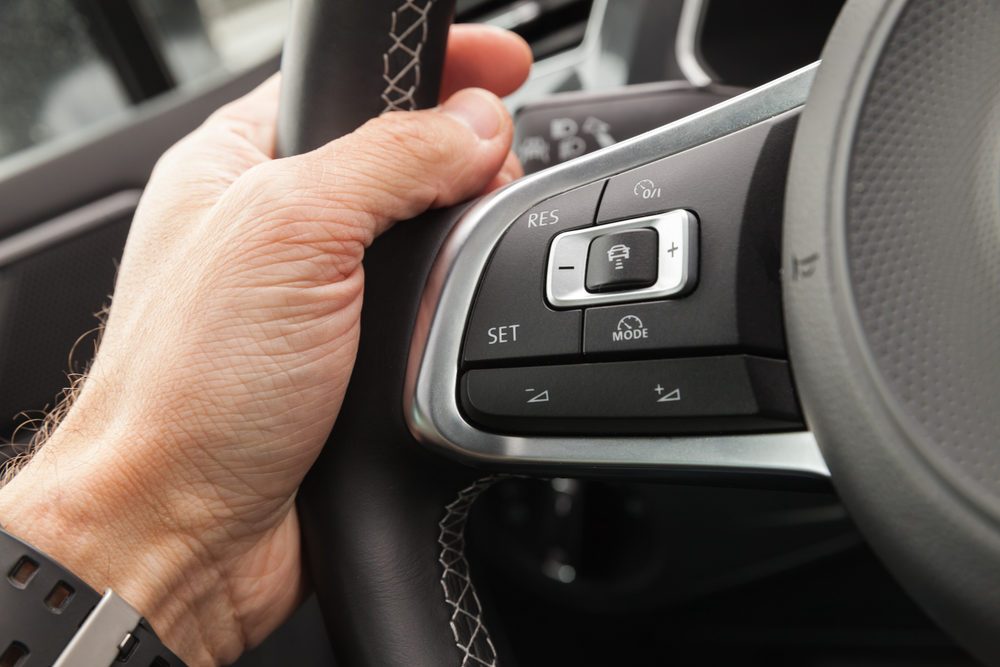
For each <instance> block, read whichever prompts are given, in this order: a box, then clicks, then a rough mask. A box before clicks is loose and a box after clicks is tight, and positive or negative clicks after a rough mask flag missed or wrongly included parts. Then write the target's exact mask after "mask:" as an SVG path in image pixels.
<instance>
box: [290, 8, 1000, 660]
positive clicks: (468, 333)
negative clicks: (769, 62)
mask: <svg viewBox="0 0 1000 667" xmlns="http://www.w3.org/2000/svg"><path fill="white" fill-rule="evenodd" d="M453 8H454V0H450V1H449V0H387V1H382V0H366V1H365V2H348V1H346V0H340V1H338V2H334V1H332V0H330V1H322V0H297V2H296V3H295V5H294V10H293V22H292V28H291V32H290V38H289V42H288V44H287V45H286V50H285V54H284V61H283V66H282V69H283V71H284V90H283V92H282V95H283V98H282V106H281V117H280V120H279V148H280V150H281V151H282V152H284V153H295V152H301V151H304V150H309V149H311V148H313V147H315V146H318V145H320V144H322V143H323V142H325V141H328V140H330V139H333V138H335V137H336V136H339V135H340V134H343V133H345V132H349V131H350V130H352V129H353V128H354V127H356V126H357V125H359V124H360V123H361V122H363V121H364V120H365V119H366V118H368V117H370V116H373V115H376V114H378V113H381V112H382V111H384V110H386V109H396V108H403V109H409V108H416V107H418V106H430V105H432V104H434V103H435V102H436V97H437V87H438V82H439V75H440V70H441V64H442V61H443V53H444V42H445V39H446V34H447V27H448V23H449V21H450V17H451V14H452V11H453ZM998 35H1000V3H996V2H987V1H985V0H983V1H976V2H968V1H967V0H886V1H885V2H871V1H870V0H851V1H849V2H848V3H847V5H846V7H845V8H844V10H843V12H842V14H841V16H840V18H839V20H838V22H837V25H836V27H835V28H834V30H833V33H832V34H831V36H830V38H829V41H828V43H827V46H826V48H825V51H824V54H823V58H822V62H821V64H819V65H813V66H810V67H806V68H804V69H802V70H799V71H797V72H794V73H792V74H790V75H788V76H785V77H783V78H781V79H778V80H776V81H774V82H772V83H770V84H767V85H765V86H762V87H760V88H757V89H755V90H752V91H750V92H748V93H746V94H743V95H741V96H739V97H736V98H734V99H732V100H729V101H726V102H724V103H722V104H719V105H717V106H714V107H712V108H710V109H707V110H705V111H702V112H699V113H696V114H694V115H692V116H689V117H687V118H684V119H682V120H680V121H678V122H675V123H671V124H669V125H666V126H664V127H661V128H660V129H657V130H654V131H652V132H649V133H646V134H644V135H641V136H639V137H636V138H634V139H631V140H627V141H624V142H621V143H619V144H616V145H614V146H611V147H608V148H605V149H603V150H600V151H598V152H596V153H592V154H590V155H586V156H583V157H580V158H577V159H575V160H572V161H570V162H567V163H564V164H562V165H559V166H556V167H553V168H551V169H548V170H545V171H543V172H540V173H538V174H535V175H533V176H530V177H527V178H524V179H521V180H520V181H518V182H516V183H513V184H511V185H510V186H508V187H506V188H504V189H503V190H501V191H498V192H496V193H493V194H491V195H490V196H488V197H486V198H484V199H482V200H480V201H478V202H474V203H472V204H471V205H467V206H463V207H458V208H456V209H450V210H440V211H432V212H429V213H427V214H426V215H424V216H422V218H421V219H420V220H419V221H410V222H407V223H403V224H399V225H397V226H396V227H395V228H394V229H393V230H392V231H391V232H390V233H388V234H386V235H385V236H384V237H383V238H380V239H379V241H378V242H377V243H376V244H375V245H374V246H373V247H372V248H371V250H370V251H369V253H368V255H367V257H366V259H365V273H366V294H365V307H364V312H363V315H362V330H363V332H364V333H363V336H362V340H361V346H360V350H359V352H358V359H357V363H356V366H355V370H354V375H353V378H352V380H351V384H350V389H349V391H348V394H347V398H346V400H345V401H344V404H343V409H342V411H341V414H340V417H339V418H338V420H337V424H336V426H335V428H334V430H333V433H332V435H331V436H330V441H329V443H328V444H327V446H326V448H325V450H324V452H323V454H322V456H321V458H320V459H319V461H318V462H317V464H316V466H315V468H314V469H313V471H312V472H311V473H310V475H309V477H308V478H307V480H306V483H305V484H304V486H303V489H302V495H301V502H300V505H301V509H302V516H303V529H304V535H305V542H306V551H307V554H308V559H309V565H310V569H311V576H312V579H313V581H314V582H315V586H316V589H317V592H318V596H319V601H320V605H321V607H322V609H323V612H324V617H325V619H326V623H327V626H328V629H329V631H330V636H331V639H332V641H333V643H334V651H335V654H336V655H337V656H338V660H340V661H341V662H342V663H343V664H345V665H361V666H371V667H374V666H379V667H385V666H393V665H400V666H402V665H407V666H409V667H414V666H419V665H428V666H434V667H440V666H442V665H462V666H468V665H496V664H502V661H501V660H500V658H498V656H497V651H496V649H495V647H494V644H493V642H492V641H491V640H490V635H489V632H488V629H487V626H486V624H485V621H484V619H483V614H482V609H481V608H480V603H479V600H478V598H477V596H476V593H475V588H474V587H473V585H472V581H471V579H470V572H469V565H468V562H467V561H466V558H465V554H464V537H463V531H464V526H465V521H466V517H467V516H468V510H469V507H470V506H471V504H472V503H473V501H474V500H475V498H476V496H477V495H478V494H479V492H480V491H482V490H483V489H484V488H486V487H487V486H488V485H489V484H490V483H491V481H492V480H493V479H495V478H497V477H498V476H502V475H508V474H517V475H531V476H543V477H544V476H592V477H600V476H622V475H638V476H642V477H644V478H661V479H666V480H670V479H677V478H698V479H712V480H720V479H722V480H725V479H733V478H741V479H753V480H754V483H756V484H761V485H767V484H772V483H773V484H786V483H787V482H788V480H790V479H791V480H819V481H821V482H822V481H824V480H827V479H828V478H829V479H831V480H832V482H833V483H834V485H835V488H836V489H837V491H838V492H839V494H840V495H841V496H842V498H843V500H844V502H845V504H846V506H847V507H848V509H849V510H850V512H851V514H852V516H853V517H854V519H855V520H856V521H857V523H858V524H859V526H860V528H861V529H862V531H863V532H864V534H865V535H866V537H867V539H868V540H869V541H870V542H871V544H872V545H873V547H874V548H875V549H876V550H877V552H878V553H879V554H880V555H881V557H882V558H883V559H884V560H885V561H886V563H887V564H888V565H889V567H890V568H891V570H892V571H893V572H894V573H895V575H896V576H897V577H898V578H899V579H900V581H901V582H902V583H903V584H904V585H905V587H906V588H907V589H908V590H909V591H910V593H912V594H913V596H914V597H915V598H916V599H917V600H918V601H919V602H920V603H921V604H922V605H923V606H924V607H925V608H926V609H927V610H928V611H929V612H930V613H931V615H932V616H933V617H934V618H935V619H936V620H937V621H938V622H940V623H941V624H942V625H943V626H944V627H945V628H946V629H948V630H949V631H950V632H951V633H952V634H953V635H954V636H955V637H956V639H958V640H959V641H960V642H961V643H963V644H964V645H965V646H966V647H967V648H969V649H970V650H972V651H973V652H974V653H976V654H977V655H978V656H979V657H980V658H982V659H984V660H986V661H987V662H990V663H996V664H1000V594H998V592H1000V567H997V566H998V564H1000V504H998V493H997V492H998V491H1000V478H998V473H997V471H998V470H1000V448H998V447H997V443H998V442H1000V437H998V436H1000V420H998V419H997V414H998V413H1000V398H998V397H1000V392H998V389H1000V387H998V380H997V377H998V374H997V373H996V370H997V369H998V368H1000V336H998V335H997V330H998V326H1000V262H998V261H997V259H1000V76H997V72H1000V39H998ZM786 193H787V194H786ZM793 378H794V382H793ZM501 657H502V656H501Z"/></svg>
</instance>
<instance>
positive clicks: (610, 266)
mask: <svg viewBox="0 0 1000 667" xmlns="http://www.w3.org/2000/svg"><path fill="white" fill-rule="evenodd" d="M658 256H659V252H658V237H657V233H656V230H655V229H650V228H648V227H647V228H643V229H629V230H626V231H622V232H615V233H613V234H605V235H604V236H598V237H597V238H595V239H594V240H593V241H591V243H590V250H589V252H588V253H587V283H586V285H587V291H588V292H618V291H622V290H632V289H640V288H642V287H649V286H650V285H652V284H654V283H655V282H656V278H657V268H658V259H659V257H658Z"/></svg>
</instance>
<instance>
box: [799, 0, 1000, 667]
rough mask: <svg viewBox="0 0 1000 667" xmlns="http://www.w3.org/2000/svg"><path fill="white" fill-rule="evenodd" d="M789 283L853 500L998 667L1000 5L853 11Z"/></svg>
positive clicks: (820, 129) (814, 128)
mask: <svg viewBox="0 0 1000 667" xmlns="http://www.w3.org/2000/svg"><path fill="white" fill-rule="evenodd" d="M783 269H784V270H783V280H784V283H785V284H784V287H785V302H786V303H785V306H786V318H787V328H788V336H789V346H790V351H791V356H792V362H793V370H794V374H795V378H796V381H797V383H798V387H799V392H800V396H801V400H802V402H803V407H804V410H805V413H806V416H807V421H808V423H809V425H810V427H811V428H812V429H813V430H814V432H815V433H816V436H817V439H818V440H819V442H820V445H821V448H822V450H823V454H824V457H825V458H826V460H827V463H828V464H829V466H830V469H831V472H832V474H833V478H834V481H835V483H836V485H837V489H838V491H839V492H840V494H841V495H842V496H843V498H844V501H845V503H846V504H847V505H848V507H849V508H850V510H851V512H852V514H853V516H854V517H855V518H856V519H857V521H858V523H859V525H860V526H861V528H862V530H863V531H864V532H865V534H866V536H867V537H868V539H869V540H870V541H871V542H872V544H873V545H874V546H875V547H876V549H877V550H878V551H879V552H880V553H881V554H882V556H883V557H884V558H885V559H886V560H887V561H888V562H889V564H890V565H891V567H892V570H893V571H894V572H895V573H896V574H897V576H898V577H899V578H900V579H901V580H903V582H904V583H905V584H906V585H907V587H908V588H909V590H910V591H911V592H912V593H913V594H914V595H915V597H917V599H918V600H919V601H921V602H922V603H923V604H924V605H925V606H926V607H927V609H928V610H929V611H930V613H931V614H932V615H933V616H935V617H936V618H937V620H938V621H939V622H941V623H942V624H943V625H944V626H945V627H947V628H949V629H950V630H951V632H953V633H954V634H955V635H956V636H958V637H959V638H960V639H962V640H963V641H964V642H965V643H966V644H967V645H968V646H970V647H971V648H972V649H973V650H975V651H976V652H977V653H978V654H979V655H980V656H981V657H983V658H985V659H987V660H988V661H989V662H991V663H997V662H1000V446H998V445H1000V419H998V415H1000V372H998V371H1000V2H989V1H985V0H984V1H969V0H894V1H891V2H885V3H882V2H853V3H849V4H848V6H847V7H846V9H845V11H844V13H843V14H842V15H841V18H840V19H839V21H838V24H837V26H836V27H835V29H834V32H833V34H832V35H831V37H830V40H829V41H828V43H827V47H826V50H825V52H824V55H823V63H822V65H821V67H820V70H819V72H818V74H817V78H816V81H815V83H814V85H813V88H812V91H811V93H810V97H809V102H808V104H807V105H806V109H805V111H804V113H803V116H802V120H801V123H800V127H799V130H798V136H797V138H796V143H795V149H794V153H793V160H792V165H791V171H790V176H789V184H788V198H787V208H786V221H785V240H784V264H783Z"/></svg>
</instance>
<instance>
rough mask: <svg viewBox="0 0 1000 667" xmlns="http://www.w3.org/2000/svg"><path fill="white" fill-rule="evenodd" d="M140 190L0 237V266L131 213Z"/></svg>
mask: <svg viewBox="0 0 1000 667" xmlns="http://www.w3.org/2000/svg"><path fill="white" fill-rule="evenodd" d="M141 194H142V191H141V190H122V191H121V192H116V193H115V194H113V195H109V196H107V197H104V198H103V199H98V200H97V201H94V202H91V203H89V204H86V205H84V206H81V207H80V208H76V209H73V210H72V211H69V212H68V213H64V214H63V215H60V216H58V217H55V218H52V219H51V220H46V221H45V222H43V223H40V224H37V225H35V226H34V227H29V228H28V229H26V230H24V231H23V232H18V233H17V234H13V235H12V236H8V237H7V238H4V239H0V268H3V267H4V266H7V265H8V264H13V263H14V262H16V261H18V260H20V259H24V258H25V257H27V256H29V255H33V254H35V253H37V252H41V251H42V250H45V249H46V248H48V247H50V246H53V245H56V244H57V243H60V242H62V241H67V240H69V239H71V238H73V237H75V236H79V235H80V234H84V233H86V232H88V231H90V230H91V229H95V228H97V227H100V226H101V225H103V224H106V223H108V222H111V221H113V220H117V219H119V218H121V217H122V216H124V215H126V214H129V213H131V212H132V211H134V210H135V207H136V206H137V205H138V204H139V196H140V195H141Z"/></svg>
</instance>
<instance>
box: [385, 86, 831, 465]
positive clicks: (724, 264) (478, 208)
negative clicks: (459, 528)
mask: <svg viewBox="0 0 1000 667" xmlns="http://www.w3.org/2000/svg"><path fill="white" fill-rule="evenodd" d="M813 70H814V67H809V68H806V69H804V70H801V71H799V72H796V73H794V74H792V75H790V76H788V77H785V78H784V79H782V80H779V81H776V82H774V83H772V84H770V85H768V86H764V87H762V88H760V89H757V90H754V91H751V92H749V93H746V94H744V95H742V96H740V97H737V98H733V99H732V100H729V101H727V102H725V103H723V104H720V105H717V106H716V107H713V108H711V109H708V110H706V111H703V112H700V113H698V114H695V115H693V116H690V117H687V118H685V119H682V120H680V121H678V122H675V123H672V124H670V125H667V126H665V127H662V128H660V129H658V130H654V131H653V132H649V133H647V134H644V135H642V136H640V137H637V138H635V139H632V140H629V141H626V142H622V143H620V144H618V145H616V146H613V147H611V148H609V149H605V150H603V151H601V152H599V153H596V154H591V155H589V156H586V157H583V158H580V159H578V160H575V161H573V162H571V163H567V164H564V165H560V166H557V167H554V168H551V169H548V170H546V171H544V172H541V173H539V174H537V175H534V176H531V177H528V178H525V179H522V180H521V181H519V182H517V183H515V184H513V185H511V186H509V187H508V188H506V189H505V190H503V191H502V192H499V193H496V194H494V195H492V196H491V197H488V198H487V199H485V200H483V201H481V202H479V203H478V204H476V205H475V206H474V207H473V208H472V209H470V210H469V211H468V212H466V213H465V214H464V215H463V216H462V218H461V219H460V220H459V221H458V223H457V224H456V225H455V227H454V229H453V230H452V231H451V233H450V234H449V236H448V238H447V239H446V240H445V242H444V244H443V246H442V249H441V251H440V253H439V254H438V258H437V260H436V262H435V264H434V267H433V269H432V271H431V274H430V277H429V279H428V283H427V289H426V290H425V291H424V294H423V297H422V302H421V306H420V311H419V315H418V318H417V327H416V330H415V332H414V337H413V344H412V347H411V351H410V355H409V368H408V372H407V380H406V388H405V397H404V409H405V411H406V416H407V420H408V423H409V427H410V430H411V432H412V433H413V434H414V436H415V437H416V438H417V439H418V440H420V441H422V442H424V443H426V444H428V445H429V446H431V447H434V448H437V449H439V450H440V451H443V452H446V453H448V454H450V455H453V456H457V457H459V458H461V459H464V460H466V461H471V462H474V463H476V464H477V465H490V466H493V467H496V468H499V469H504V470H530V471H533V472H535V473H538V474H543V473H548V474H563V475H566V474H573V471H574V470H576V471H586V472H587V474H590V475H593V474H600V471H601V470H605V471H606V472H607V473H608V474H614V470H615V469H618V468H628V469H632V470H634V469H637V468H638V469H644V470H646V472H647V473H648V474H654V475H655V474H658V473H663V474H678V473H683V472H685V471H697V472H698V474H700V475H704V474H710V473H712V472H716V473H718V474H720V475H738V474H741V473H747V472H749V473H753V474H754V475H756V476H760V475H762V474H773V475H775V476H789V475H791V476H802V477H813V478H823V477H825V476H826V475H827V474H828V473H827V469H826V465H825V463H824V461H823V458H822V456H821V455H820V453H819V450H818V447H817V445H816V442H815V440H814V439H813V437H812V435H811V434H810V433H809V432H808V431H806V430H805V427H804V425H803V421H802V418H801V415H800V413H799V411H798V407H797V402H796V399H795V397H794V392H793V388H792V384H791V379H790V375H789V371H788V366H787V362H786V361H784V355H785V352H784V336H783V330H782V321H781V306H780V302H781V295H780V289H779V282H778V271H779V266H780V252H779V244H780V233H781V202H782V200H783V192H784V183H785V174H786V172H787V162H788V156H789V153H790V150H791V144H792V139H793V136H794V128H795V124H796V121H797V117H798V113H799V110H800V107H801V105H802V104H803V103H804V101H805V98H806V94H807V92H808V89H809V84H810V82H811V80H812V76H813ZM638 234H646V235H648V238H647V237H642V238H638V236H637V235H638ZM629 235H632V236H631V237H630V236H629ZM630 238H631V239H632V240H629V239H630ZM601 243H603V244H604V245H607V246H608V247H607V248H604V247H603V246H601V254H598V253H597V251H595V248H597V247H598V246H599V245H600V244H601ZM629 244H631V245H629ZM641 253H646V255H650V254H651V255H652V257H651V258H647V257H644V256H643V255H642V254H641ZM605 254H607V255H608V257H607V258H605V257H604V255H605ZM643 264H645V266H642V265H643ZM619 267H620V268H619ZM635 271H639V272H640V273H641V272H642V271H646V273H648V275H647V276H645V277H643V276H639V278H638V280H636V279H635V278H629V277H628V276H626V277H625V279H624V282H622V280H621V279H619V277H618V276H617V275H616V274H622V275H624V274H629V273H635ZM605 274H606V278H601V279H602V280H605V281H610V282H611V288H610V289H605V288H604V286H598V287H595V286H594V285H593V284H591V285H588V284H587V283H588V282H589V281H591V279H592V278H593V277H594V276H595V275H597V276H598V277H601V276H605ZM479 276H482V278H481V279H478V277H479ZM616 280H617V281H618V283H615V281H616ZM630 280H632V281H633V282H629V281H630ZM643 280H645V282H643Z"/></svg>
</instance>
